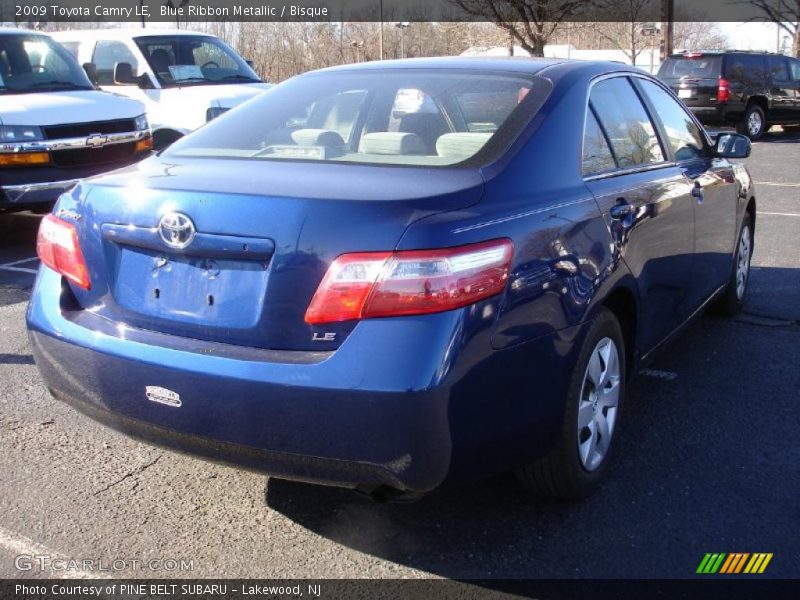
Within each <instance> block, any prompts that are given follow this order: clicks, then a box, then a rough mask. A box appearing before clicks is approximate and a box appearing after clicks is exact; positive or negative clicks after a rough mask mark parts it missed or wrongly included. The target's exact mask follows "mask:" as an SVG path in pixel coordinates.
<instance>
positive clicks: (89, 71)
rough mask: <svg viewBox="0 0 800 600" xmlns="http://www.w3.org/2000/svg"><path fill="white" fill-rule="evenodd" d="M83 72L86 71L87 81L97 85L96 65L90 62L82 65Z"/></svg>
mask: <svg viewBox="0 0 800 600" xmlns="http://www.w3.org/2000/svg"><path fill="white" fill-rule="evenodd" d="M83 70H84V71H86V76H87V77H88V78H89V81H91V82H92V83H93V84H95V85H97V65H96V64H94V63H90V62H87V63H83Z"/></svg>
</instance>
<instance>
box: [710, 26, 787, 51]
mask: <svg viewBox="0 0 800 600" xmlns="http://www.w3.org/2000/svg"><path fill="white" fill-rule="evenodd" d="M719 25H720V27H721V28H722V30H723V31H724V32H725V33H726V34H727V35H728V38H729V40H730V44H731V48H735V49H737V50H768V51H770V52H775V50H776V46H777V43H778V38H777V36H776V33H775V31H776V29H777V26H776V25H775V24H774V23H719ZM788 35H789V34H787V33H786V31H784V30H781V32H780V36H781V37H780V40H781V42H782V43H785V44H786V45H787V47H789V48H791V46H792V41H791V40H787V41H785V42H784V39H783V38H784V37H787V38H788Z"/></svg>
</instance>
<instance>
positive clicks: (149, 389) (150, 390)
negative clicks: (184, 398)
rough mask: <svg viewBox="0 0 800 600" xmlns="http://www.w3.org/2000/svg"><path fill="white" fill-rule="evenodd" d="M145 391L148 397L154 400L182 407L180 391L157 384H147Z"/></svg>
mask: <svg viewBox="0 0 800 600" xmlns="http://www.w3.org/2000/svg"><path fill="white" fill-rule="evenodd" d="M144 392H145V394H147V399H148V400H152V401H153V402H158V403H159V404H166V405H167V406H174V407H175V408H180V406H181V395H180V394H179V393H178V392H173V391H172V390H168V389H166V388H162V387H158V386H155V385H148V386H145V388H144Z"/></svg>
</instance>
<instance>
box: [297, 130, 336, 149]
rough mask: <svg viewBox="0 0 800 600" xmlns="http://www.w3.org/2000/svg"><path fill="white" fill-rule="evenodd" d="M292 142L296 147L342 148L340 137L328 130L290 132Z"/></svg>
mask: <svg viewBox="0 0 800 600" xmlns="http://www.w3.org/2000/svg"><path fill="white" fill-rule="evenodd" d="M292 140H293V141H294V143H295V144H297V145H298V146H326V147H328V148H342V147H344V140H343V139H342V136H341V135H339V134H338V133H336V132H335V131H331V130H330V129H298V130H297V131H293V132H292Z"/></svg>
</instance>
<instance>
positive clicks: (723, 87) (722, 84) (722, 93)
mask: <svg viewBox="0 0 800 600" xmlns="http://www.w3.org/2000/svg"><path fill="white" fill-rule="evenodd" d="M730 99H731V89H730V87H729V85H728V80H727V79H725V78H724V77H720V78H719V87H718V88H717V102H727V101H728V100H730Z"/></svg>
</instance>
